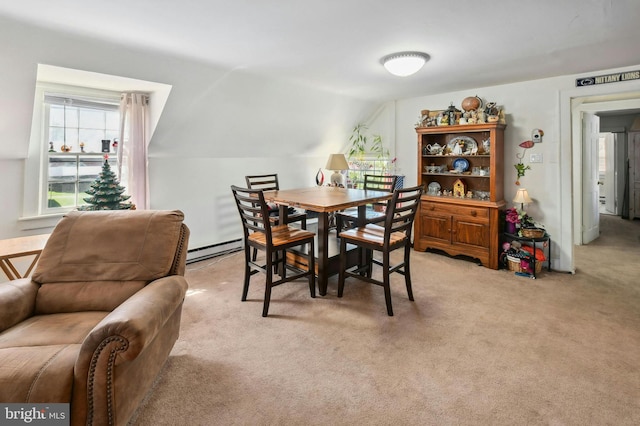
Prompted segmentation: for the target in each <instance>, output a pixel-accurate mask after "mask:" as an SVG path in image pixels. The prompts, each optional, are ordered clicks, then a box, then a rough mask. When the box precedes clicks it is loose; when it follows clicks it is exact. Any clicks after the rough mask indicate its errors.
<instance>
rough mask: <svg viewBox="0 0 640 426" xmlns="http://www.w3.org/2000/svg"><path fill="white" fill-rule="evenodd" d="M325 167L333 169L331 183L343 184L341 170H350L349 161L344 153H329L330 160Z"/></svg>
mask: <svg viewBox="0 0 640 426" xmlns="http://www.w3.org/2000/svg"><path fill="white" fill-rule="evenodd" d="M325 169H329V170H333V174H332V175H331V185H335V186H340V185H343V181H342V174H341V173H340V172H341V171H342V170H348V169H349V163H347V159H346V158H345V157H344V154H331V155H329V161H327V165H326V166H325Z"/></svg>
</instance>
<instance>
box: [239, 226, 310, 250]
mask: <svg viewBox="0 0 640 426" xmlns="http://www.w3.org/2000/svg"><path fill="white" fill-rule="evenodd" d="M315 235H316V234H314V233H313V232H310V231H305V230H304V229H298V228H293V227H290V226H287V225H279V226H274V227H272V228H271V239H272V241H273V245H274V247H278V246H284V245H287V244H291V243H295V242H298V241H304V240H307V239H312V238H313V237H315ZM249 240H250V241H252V242H254V243H257V244H259V245H261V246H266V234H265V233H263V232H254V233H253V234H251V235H249Z"/></svg>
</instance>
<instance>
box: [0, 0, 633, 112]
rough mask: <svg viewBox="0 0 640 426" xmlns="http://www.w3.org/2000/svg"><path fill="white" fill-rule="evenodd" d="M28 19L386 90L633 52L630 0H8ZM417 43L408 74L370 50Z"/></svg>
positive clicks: (1, 8) (464, 85)
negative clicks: (389, 67)
mask: <svg viewBox="0 0 640 426" xmlns="http://www.w3.org/2000/svg"><path fill="white" fill-rule="evenodd" d="M0 15H5V16H7V17H10V18H13V19H16V20H20V21H25V22H30V23H33V24H36V25H40V26H44V27H48V28H52V29H56V30H63V31H68V32H70V33H73V34H76V35H78V36H82V37H91V38H98V39H104V40H110V41H114V42H117V43H125V44H128V45H132V46H138V47H143V48H146V49H151V50H154V51H160V52H167V53H168V54H171V55H180V56H184V57H189V58H194V59H198V60H202V61H206V62H208V63H211V64H213V65H215V66H219V67H223V68H227V69H230V70H244V71H245V72H249V73H254V74H259V75H269V76H277V77H281V78H285V79H288V80H292V81H296V82H298V83H302V84H307V85H310V86H314V87H316V88H322V89H324V90H329V91H331V92H335V93H341V94H345V95H348V96H354V97H358V98H362V99H370V100H376V101H386V100H392V99H401V98H407V97H413V96H422V95H429V94H433V93H443V92H448V91H453V90H463V89H469V88H477V87H483V86H487V85H494V84H502V83H509V82H517V81H525V80H534V79H538V78H546V77H551V76H557V75H565V74H580V73H589V72H591V71H593V70H599V69H607V68H615V67H623V66H630V65H634V64H637V63H640V43H638V40H640V25H638V20H639V19H640V1H638V0H562V1H558V0H530V1H528V2H525V1H524V0H523V1H520V0H518V1H516V0H493V1H478V0H457V1H455V2H443V1H435V0H396V1H393V2H392V1H388V0H323V1H319V2H310V1H303V0H272V1H262V0H236V1H228V0H187V1H157V0H136V1H126V0H112V1H102V2H98V1H90V2H88V1H81V0H56V1H53V2H52V1H51V0H12V1H6V2H2V3H0ZM406 50H417V51H423V52H426V53H428V54H429V55H430V56H431V60H430V61H429V62H428V63H427V64H426V65H425V67H424V68H423V69H422V70H421V71H420V72H418V73H417V74H415V75H413V76H410V77H406V78H400V77H395V76H392V75H390V74H388V73H387V72H386V70H385V69H384V68H383V67H382V66H381V64H380V62H379V61H380V58H381V57H383V56H384V55H387V54H389V53H392V52H398V51H406Z"/></svg>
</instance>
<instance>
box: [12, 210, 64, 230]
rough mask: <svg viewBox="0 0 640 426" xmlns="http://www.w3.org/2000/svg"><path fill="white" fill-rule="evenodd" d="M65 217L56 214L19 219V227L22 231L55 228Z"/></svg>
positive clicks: (62, 214)
mask: <svg viewBox="0 0 640 426" xmlns="http://www.w3.org/2000/svg"><path fill="white" fill-rule="evenodd" d="M64 215H65V213H56V214H48V215H41V216H28V217H21V218H19V219H18V226H19V227H20V230H21V231H30V230H35V229H44V228H54V227H55V226H56V225H57V224H58V222H59V221H60V219H62V216H64Z"/></svg>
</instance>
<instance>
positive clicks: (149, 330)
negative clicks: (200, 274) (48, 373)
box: [76, 275, 188, 367]
mask: <svg viewBox="0 0 640 426" xmlns="http://www.w3.org/2000/svg"><path fill="white" fill-rule="evenodd" d="M187 288H188V284H187V281H186V280H185V278H184V277H183V276H180V275H171V276H168V277H164V278H160V279H158V280H156V281H153V282H151V283H149V284H147V285H146V286H145V287H144V288H143V289H142V290H140V291H138V292H137V293H136V294H134V295H133V296H131V297H130V298H129V299H127V300H126V301H125V302H124V303H122V304H121V305H120V306H118V307H117V308H116V309H114V310H113V311H112V312H111V313H110V314H109V315H107V316H106V317H105V318H104V319H103V320H102V321H100V323H99V324H98V325H96V326H95V327H94V329H93V330H92V331H91V333H89V335H88V336H87V337H86V338H85V339H84V342H83V343H82V349H81V350H80V356H79V357H78V362H83V363H84V362H86V363H87V364H88V361H89V360H88V359H87V358H86V357H88V358H90V357H91V356H93V355H94V353H95V352H96V351H100V348H101V347H105V345H106V344H107V343H116V345H117V346H119V348H116V349H115V350H116V351H117V352H120V354H119V356H118V357H117V359H116V364H118V363H119V362H122V361H131V360H133V359H135V358H136V357H137V356H138V355H139V354H140V352H142V351H143V350H144V348H145V347H146V346H147V345H148V344H149V343H150V342H151V341H152V340H153V339H154V338H155V336H156V334H157V333H158V330H160V329H161V328H162V327H163V325H164V323H165V322H166V321H167V320H168V319H169V317H171V315H172V314H173V313H174V311H175V310H176V309H177V308H178V307H180V306H181V304H182V302H183V300H184V297H185V294H186V292H187ZM107 346H111V345H107ZM110 349H111V350H113V349H114V348H110ZM96 355H98V354H96ZM83 358H84V360H83V361H81V359H83ZM76 367H78V365H77V364H76Z"/></svg>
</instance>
